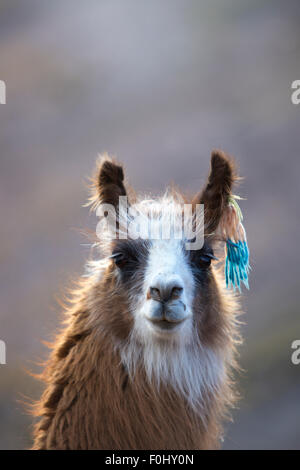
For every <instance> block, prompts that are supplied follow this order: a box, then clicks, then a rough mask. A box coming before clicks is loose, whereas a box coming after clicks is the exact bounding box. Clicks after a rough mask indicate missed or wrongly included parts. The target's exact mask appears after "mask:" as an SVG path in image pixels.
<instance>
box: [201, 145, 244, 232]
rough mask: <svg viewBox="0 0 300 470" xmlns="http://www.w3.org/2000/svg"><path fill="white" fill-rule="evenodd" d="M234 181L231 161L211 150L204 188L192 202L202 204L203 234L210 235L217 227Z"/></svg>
mask: <svg viewBox="0 0 300 470" xmlns="http://www.w3.org/2000/svg"><path fill="white" fill-rule="evenodd" d="M236 179H237V176H236V170H235V165H234V162H233V160H232V159H231V158H230V157H229V156H228V155H226V154H225V153H224V152H222V151H220V150H213V152H212V154H211V169H210V174H209V177H208V180H207V183H206V186H205V187H204V189H203V191H202V192H201V193H200V194H198V195H197V196H196V197H195V198H194V200H193V204H204V220H205V233H207V234H211V233H212V232H215V230H216V229H217V227H218V226H219V224H220V222H221V219H222V215H223V214H224V212H225V209H226V207H227V205H228V201H229V197H230V195H231V191H232V187H233V184H234V182H235V180H236Z"/></svg>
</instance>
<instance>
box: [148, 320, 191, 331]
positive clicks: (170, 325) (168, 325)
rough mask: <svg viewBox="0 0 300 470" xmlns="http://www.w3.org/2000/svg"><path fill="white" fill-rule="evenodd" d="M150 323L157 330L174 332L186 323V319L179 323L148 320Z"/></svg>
mask: <svg viewBox="0 0 300 470" xmlns="http://www.w3.org/2000/svg"><path fill="white" fill-rule="evenodd" d="M148 321H149V322H150V323H151V325H152V326H154V328H155V329H156V330H160V331H174V330H176V329H178V328H179V327H180V326H181V325H182V323H183V322H184V321H185V318H183V319H182V320H181V321H177V322H170V321H168V320H156V321H153V320H148Z"/></svg>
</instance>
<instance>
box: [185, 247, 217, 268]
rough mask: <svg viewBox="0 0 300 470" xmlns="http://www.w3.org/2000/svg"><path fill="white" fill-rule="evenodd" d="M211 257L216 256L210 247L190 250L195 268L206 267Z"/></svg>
mask: <svg viewBox="0 0 300 470" xmlns="http://www.w3.org/2000/svg"><path fill="white" fill-rule="evenodd" d="M213 259H215V260H216V259H217V258H216V257H215V256H214V253H213V251H212V250H211V249H205V250H203V249H202V250H199V251H191V261H192V264H193V265H194V267H195V268H200V269H201V268H202V269H208V268H209V267H210V265H211V261H212V260H213Z"/></svg>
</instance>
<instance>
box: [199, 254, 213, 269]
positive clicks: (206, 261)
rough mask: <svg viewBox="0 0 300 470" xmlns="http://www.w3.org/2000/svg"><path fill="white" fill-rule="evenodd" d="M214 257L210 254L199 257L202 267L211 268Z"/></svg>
mask: <svg viewBox="0 0 300 470" xmlns="http://www.w3.org/2000/svg"><path fill="white" fill-rule="evenodd" d="M211 260H212V256H211V255H210V254H201V255H200V256H199V262H200V265H201V266H203V267H204V268H209V266H210V265H211Z"/></svg>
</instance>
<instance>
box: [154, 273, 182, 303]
mask: <svg viewBox="0 0 300 470" xmlns="http://www.w3.org/2000/svg"><path fill="white" fill-rule="evenodd" d="M182 292H183V287H182V283H181V281H180V279H179V278H178V277H177V276H174V277H171V278H169V279H165V278H164V277H163V276H157V277H156V278H155V279H153V280H152V283H151V286H150V287H149V290H148V292H147V298H148V299H153V300H157V301H158V302H168V301H169V300H175V299H179V298H180V297H181V295H182Z"/></svg>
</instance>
